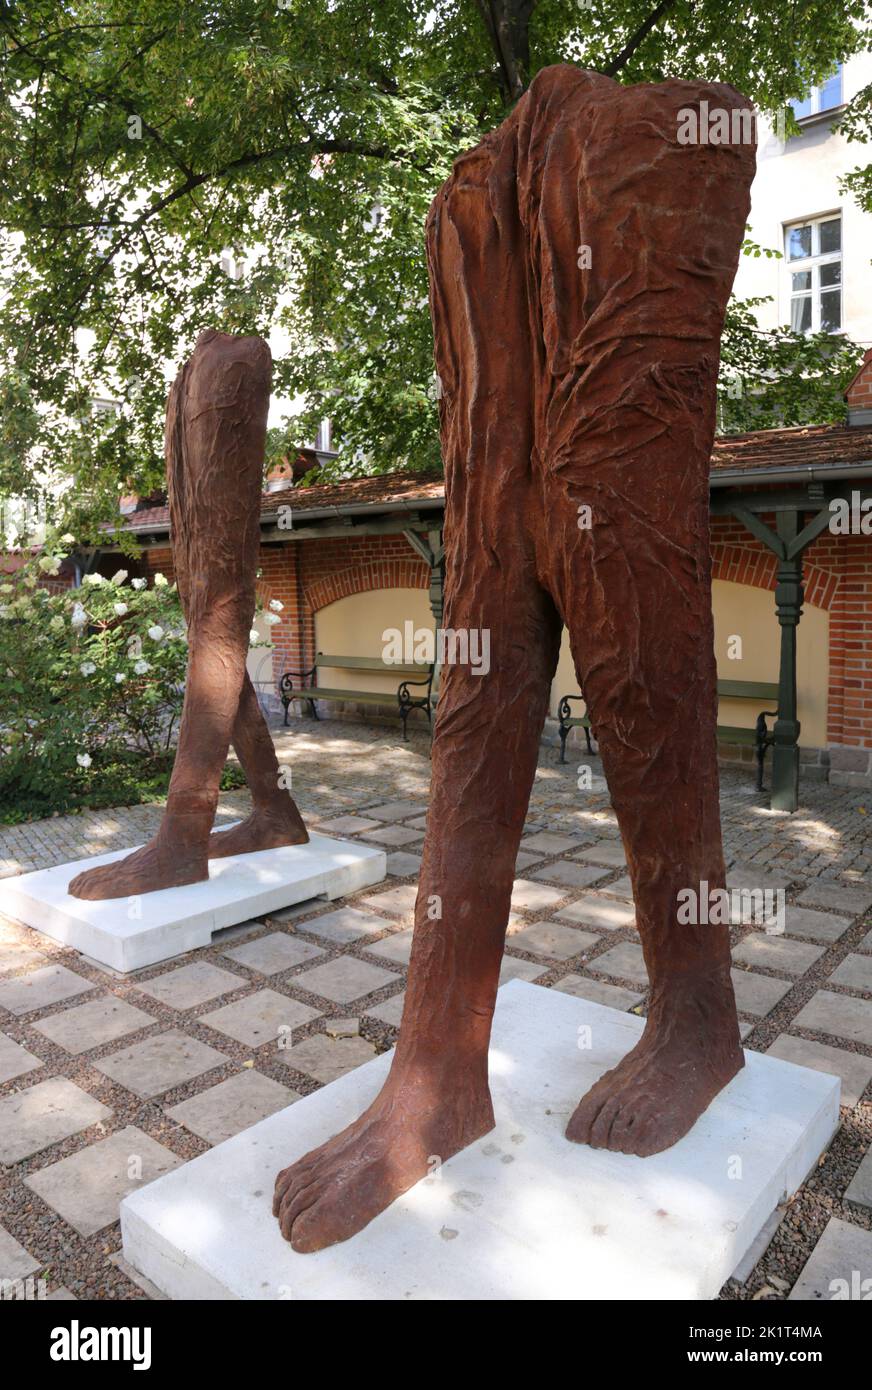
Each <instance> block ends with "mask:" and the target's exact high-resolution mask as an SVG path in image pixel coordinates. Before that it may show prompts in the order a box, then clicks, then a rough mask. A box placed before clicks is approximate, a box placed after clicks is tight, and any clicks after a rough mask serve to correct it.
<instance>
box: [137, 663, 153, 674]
mask: <svg viewBox="0 0 872 1390" xmlns="http://www.w3.org/2000/svg"><path fill="white" fill-rule="evenodd" d="M133 669H134V671H135V672H136V674H137V675H138V676H144V675H145V673H146V671H150V670H151V667H150V666H149V664H148V662H147V661H137V663H136V665H135V666H134V668H133Z"/></svg>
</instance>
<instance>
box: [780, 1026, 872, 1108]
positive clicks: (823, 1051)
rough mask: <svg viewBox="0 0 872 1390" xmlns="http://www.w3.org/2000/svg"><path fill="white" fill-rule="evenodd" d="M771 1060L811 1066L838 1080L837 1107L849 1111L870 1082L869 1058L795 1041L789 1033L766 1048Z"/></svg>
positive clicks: (826, 1044) (825, 1044)
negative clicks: (776, 1059) (776, 1057)
mask: <svg viewBox="0 0 872 1390" xmlns="http://www.w3.org/2000/svg"><path fill="white" fill-rule="evenodd" d="M766 1051H768V1052H772V1055H773V1056H780V1058H782V1061H784V1062H796V1065H797V1066H811V1068H812V1070H815V1072H829V1073H830V1076H837V1077H839V1079H840V1080H841V1104H843V1105H847V1106H850V1108H853V1106H854V1105H857V1102H858V1099H859V1097H861V1095H862V1093H864V1091H865V1088H866V1086H868V1084H869V1081H872V1058H868V1056H864V1055H862V1052H846V1051H843V1049H841V1048H836V1047H830V1045H829V1042H811V1041H809V1040H808V1038H797V1037H793V1036H791V1034H790V1033H782V1034H780V1036H779V1037H777V1038H776V1040H775V1042H773V1044H772V1047H769V1048H766Z"/></svg>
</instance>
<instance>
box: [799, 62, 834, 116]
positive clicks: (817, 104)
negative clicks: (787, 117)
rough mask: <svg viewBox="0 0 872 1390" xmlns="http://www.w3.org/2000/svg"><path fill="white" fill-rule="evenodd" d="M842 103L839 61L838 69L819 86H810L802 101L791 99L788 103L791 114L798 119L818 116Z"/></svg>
mask: <svg viewBox="0 0 872 1390" xmlns="http://www.w3.org/2000/svg"><path fill="white" fill-rule="evenodd" d="M841 104H842V65H841V63H839V66H838V69H837V70H836V72H834V73H833V75H832V77H828V78H827V80H826V82H823V83H822V84H821V86H820V87H812V89H811V91H810V92H809V94H808V96H807V97H806V98H805V100H804V101H792V102H791V103H790V105H791V108H792V110H793V114H794V116H795V117H796V119H797V120H798V121H801V120H803V119H804V118H805V117H808V116H820V115H823V113H824V111H833V110H835V108H836V107H837V106H841Z"/></svg>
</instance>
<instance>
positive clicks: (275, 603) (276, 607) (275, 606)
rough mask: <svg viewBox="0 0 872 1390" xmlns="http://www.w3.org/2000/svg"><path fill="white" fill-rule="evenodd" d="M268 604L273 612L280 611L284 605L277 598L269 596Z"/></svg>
mask: <svg viewBox="0 0 872 1390" xmlns="http://www.w3.org/2000/svg"><path fill="white" fill-rule="evenodd" d="M269 606H270V608H271V609H272V611H273V612H274V613H281V611H282V609H283V608H284V606H285V605H284V604H283V603H282V602H281V601H280V600H279V599H277V598H271V599H270V601H269Z"/></svg>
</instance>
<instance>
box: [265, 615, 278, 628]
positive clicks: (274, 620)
mask: <svg viewBox="0 0 872 1390" xmlns="http://www.w3.org/2000/svg"><path fill="white" fill-rule="evenodd" d="M263 620H264V622H265V623H269V625H270V627H272V625H273V623H280V622H281V618H280V617H279V615H278V613H264V615H263Z"/></svg>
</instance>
